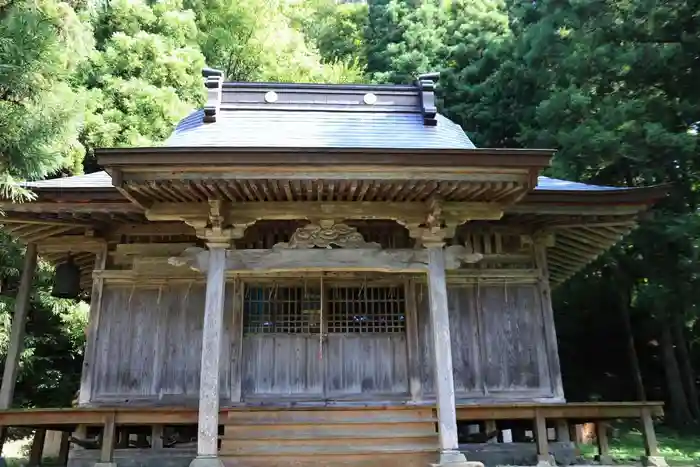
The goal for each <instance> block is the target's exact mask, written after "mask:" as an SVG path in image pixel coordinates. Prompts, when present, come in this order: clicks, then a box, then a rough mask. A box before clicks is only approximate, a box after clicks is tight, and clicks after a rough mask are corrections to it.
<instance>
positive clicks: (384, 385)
mask: <svg viewBox="0 0 700 467" xmlns="http://www.w3.org/2000/svg"><path fill="white" fill-rule="evenodd" d="M407 364H408V356H407V348H406V335H405V334H400V333H393V334H390V333H387V334H381V333H377V334H366V335H362V334H331V335H330V336H329V338H328V346H327V370H326V371H327V372H328V373H327V374H328V380H327V385H328V387H327V395H328V396H329V397H343V396H361V395H368V396H369V395H374V396H380V395H402V394H403V395H407V394H408V368H407Z"/></svg>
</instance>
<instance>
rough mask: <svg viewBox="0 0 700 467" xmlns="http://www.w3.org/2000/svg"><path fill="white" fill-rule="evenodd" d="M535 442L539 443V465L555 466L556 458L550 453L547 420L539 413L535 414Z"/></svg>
mask: <svg viewBox="0 0 700 467" xmlns="http://www.w3.org/2000/svg"><path fill="white" fill-rule="evenodd" d="M535 442H536V443H537V465H538V466H549V465H554V457H553V456H552V454H551V453H550V452H549V438H548V437H547V420H546V419H545V417H544V415H542V413H541V412H539V411H538V412H536V413H535Z"/></svg>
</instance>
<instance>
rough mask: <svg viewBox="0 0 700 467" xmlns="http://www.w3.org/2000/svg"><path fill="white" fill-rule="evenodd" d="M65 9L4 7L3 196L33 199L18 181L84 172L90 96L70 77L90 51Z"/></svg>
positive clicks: (54, 5) (0, 36) (0, 60)
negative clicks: (83, 121) (81, 135)
mask: <svg viewBox="0 0 700 467" xmlns="http://www.w3.org/2000/svg"><path fill="white" fill-rule="evenodd" d="M91 41H92V36H91V34H90V30H89V28H87V27H86V26H85V25H84V24H83V23H81V22H80V20H79V19H78V17H77V15H76V14H75V12H74V11H73V9H72V8H71V7H70V6H69V5H68V4H66V3H63V2H56V1H51V0H42V1H38V2H24V1H17V2H11V3H8V4H6V5H5V6H3V7H2V8H1V9H0V196H2V197H3V198H10V199H15V200H17V199H27V198H28V197H29V196H30V195H29V193H28V192H26V191H25V190H22V189H21V188H20V187H19V186H18V185H17V183H15V181H16V180H18V179H25V178H29V179H40V178H43V177H46V176H47V175H49V174H53V173H56V172H57V171H60V170H63V169H67V170H78V169H79V167H80V163H81V161H82V157H83V153H82V148H81V146H80V144H79V143H78V140H77V135H78V126H79V123H80V117H81V114H82V112H81V103H82V101H83V97H82V95H81V94H80V93H79V92H76V91H74V90H73V89H71V86H70V83H69V82H68V80H69V79H70V76H71V73H73V72H74V71H75V68H76V67H77V66H78V65H79V64H80V62H81V61H82V60H83V59H85V57H86V55H87V53H88V52H89V50H90V47H91Z"/></svg>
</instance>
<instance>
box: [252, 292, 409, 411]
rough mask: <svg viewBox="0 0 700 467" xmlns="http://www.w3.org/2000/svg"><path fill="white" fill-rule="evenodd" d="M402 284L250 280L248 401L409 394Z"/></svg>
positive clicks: (376, 396) (356, 397) (355, 397)
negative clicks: (280, 283) (282, 283)
mask: <svg viewBox="0 0 700 467" xmlns="http://www.w3.org/2000/svg"><path fill="white" fill-rule="evenodd" d="M404 310H405V297H404V289H403V286H394V287H377V286H341V285H333V284H326V285H325V286H324V287H323V290H322V289H321V285H320V284H318V283H317V284H316V285H315V286H308V285H305V286H301V287H296V286H292V287H288V286H284V287H282V286H280V287H277V286H267V285H265V286H248V287H246V291H245V299H244V307H243V311H244V322H243V326H244V329H243V331H244V335H243V368H242V370H243V372H242V389H243V396H244V398H245V399H246V400H254V399H259V398H270V399H278V400H279V399H290V400H323V399H361V398H375V399H376V398H379V397H382V398H383V397H396V396H399V397H401V396H406V395H407V394H408V374H407V373H408V372H407V360H408V359H407V347H406V319H405V312H404Z"/></svg>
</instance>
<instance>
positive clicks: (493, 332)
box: [417, 284, 554, 399]
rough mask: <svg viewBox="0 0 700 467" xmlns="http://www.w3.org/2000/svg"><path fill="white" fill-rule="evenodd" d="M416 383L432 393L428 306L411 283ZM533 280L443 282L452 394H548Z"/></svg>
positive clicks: (422, 293) (420, 290)
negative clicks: (417, 361)
mask: <svg viewBox="0 0 700 467" xmlns="http://www.w3.org/2000/svg"><path fill="white" fill-rule="evenodd" d="M417 294H418V296H417V304H418V310H417V314H418V330H419V342H420V363H421V365H420V376H421V383H422V384H421V388H422V391H423V394H424V395H425V396H428V397H429V396H430V395H431V394H432V393H433V390H434V389H433V378H434V376H433V369H432V367H433V364H432V353H431V345H430V332H431V330H430V316H429V313H430V310H429V305H428V294H427V290H426V289H425V287H424V286H423V287H421V286H419V287H417ZM539 296H540V295H539V290H538V288H537V286H536V285H535V284H512V285H506V284H504V285H480V286H476V285H459V286H455V285H453V286H448V304H449V315H450V333H451V338H452V359H453V365H454V382H455V393H456V396H457V398H463V399H464V398H484V397H493V398H506V399H508V398H513V399H516V398H524V399H527V398H538V397H552V396H553V395H554V394H553V391H552V385H551V382H550V374H549V362H548V359H547V352H546V349H547V346H546V338H545V329H544V324H545V323H544V320H543V316H544V315H543V310H542V306H541V303H540V299H539Z"/></svg>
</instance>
